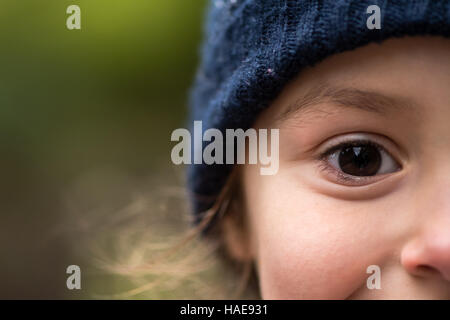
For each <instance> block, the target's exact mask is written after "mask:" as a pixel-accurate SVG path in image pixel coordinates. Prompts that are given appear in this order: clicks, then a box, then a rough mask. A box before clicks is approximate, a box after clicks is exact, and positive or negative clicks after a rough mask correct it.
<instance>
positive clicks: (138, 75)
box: [0, 0, 206, 299]
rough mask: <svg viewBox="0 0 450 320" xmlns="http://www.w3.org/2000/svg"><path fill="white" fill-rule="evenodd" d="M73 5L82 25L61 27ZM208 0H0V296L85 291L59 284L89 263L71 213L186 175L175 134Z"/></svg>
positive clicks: (107, 206) (116, 203) (119, 202)
mask: <svg viewBox="0 0 450 320" xmlns="http://www.w3.org/2000/svg"><path fill="white" fill-rule="evenodd" d="M72 4H76V5H78V6H79V7H80V8H81V30H68V29H67V28H66V19H67V17H68V16H69V15H68V14H67V13H66V9H67V7H68V6H69V5H72ZM205 6H206V1H205V0H194V1H186V0H127V1H125V0H71V1H69V0H39V1H36V0H20V1H16V0H4V1H1V3H0V46H1V50H0V66H1V69H0V70H1V72H0V179H1V180H0V181H1V182H0V216H1V223H0V257H1V264H0V298H11V299H16V298H39V299H47V298H57V299H60V298H89V297H90V295H89V294H90V292H89V290H87V289H86V286H84V284H82V286H84V287H83V288H84V290H80V291H78V292H74V291H70V290H68V289H67V288H66V278H67V275H66V273H65V271H66V267H67V266H68V265H71V264H77V265H80V267H81V268H82V270H83V266H84V265H88V264H89V263H90V261H88V260H89V258H86V256H88V255H86V256H83V255H80V252H79V251H80V248H83V247H82V244H83V242H84V239H83V234H82V233H77V232H76V231H75V232H73V233H72V232H71V231H70V230H71V227H74V228H75V227H78V225H77V224H78V222H79V219H78V218H80V217H84V218H83V219H85V220H86V217H88V216H89V215H90V212H93V211H96V210H97V209H98V208H102V209H101V210H102V212H103V213H104V214H105V215H107V212H108V211H109V210H116V209H118V208H120V207H121V206H124V205H125V206H126V203H127V202H129V201H130V199H131V198H133V194H134V193H135V192H136V190H138V192H142V190H144V192H143V193H144V196H145V194H146V192H148V193H152V190H156V189H158V188H159V186H160V183H162V182H164V183H166V184H168V185H171V184H172V183H173V185H178V186H180V185H181V184H180V181H181V182H182V179H181V180H180V174H179V172H178V171H176V170H175V171H174V169H173V165H172V163H171V161H170V149H171V147H172V143H171V142H170V134H171V132H172V130H174V129H175V128H178V127H184V126H185V123H184V119H185V117H186V99H187V91H188V88H189V86H190V84H191V83H192V79H193V75H194V72H195V68H196V66H197V62H198V52H199V43H200V39H201V36H202V27H201V25H202V21H203V15H204V10H205ZM77 221H78V222H77ZM83 221H84V220H83ZM86 223H87V222H86ZM97 223H98V224H100V225H101V224H102V221H101V219H100V221H97ZM75 225H77V226H75ZM99 232H101V231H99ZM74 235H75V236H74ZM77 250H78V251H77ZM83 250H84V249H81V251H83ZM83 259H86V260H83ZM106 282H107V281H106ZM87 286H88V287H89V284H88V285H87Z"/></svg>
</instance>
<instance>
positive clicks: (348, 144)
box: [319, 139, 390, 160]
mask: <svg viewBox="0 0 450 320" xmlns="http://www.w3.org/2000/svg"><path fill="white" fill-rule="evenodd" d="M361 144H364V145H370V146H374V147H376V148H377V149H378V150H380V151H385V152H387V151H386V149H385V148H384V147H383V146H381V145H380V144H378V143H376V142H374V141H372V140H367V139H357V140H349V141H343V142H341V143H338V144H337V145H335V146H332V147H330V148H328V149H327V150H325V151H324V152H322V153H321V154H320V155H319V160H324V159H326V158H327V157H328V156H329V155H330V154H332V153H333V152H335V151H337V150H339V149H342V148H344V147H351V146H360V145H361ZM387 153H388V154H390V153H389V152H387Z"/></svg>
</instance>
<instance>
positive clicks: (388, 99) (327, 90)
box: [275, 84, 417, 122]
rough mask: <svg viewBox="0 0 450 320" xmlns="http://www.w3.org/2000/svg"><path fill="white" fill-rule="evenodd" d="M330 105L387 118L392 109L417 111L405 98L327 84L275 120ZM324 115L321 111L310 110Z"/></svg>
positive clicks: (294, 103) (290, 107) (309, 93)
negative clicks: (317, 106)
mask: <svg viewBox="0 0 450 320" xmlns="http://www.w3.org/2000/svg"><path fill="white" fill-rule="evenodd" d="M322 103H332V104H333V105H335V106H338V107H342V108H351V109H357V110H362V111H366V112H372V113H376V114H379V115H382V116H385V117H387V116H388V115H389V111H391V110H393V109H397V110H404V109H406V110H408V111H417V108H416V106H415V104H414V103H413V101H411V100H410V99H407V98H402V97H396V96H389V95H385V94H382V93H380V92H376V91H368V90H362V89H357V88H347V87H345V88H339V87H333V86H330V85H327V84H320V85H319V86H316V87H314V88H313V89H311V90H309V91H308V92H307V93H306V94H305V95H303V96H302V97H301V98H299V99H297V100H296V101H295V102H293V103H291V104H290V105H288V107H287V108H286V110H284V111H283V112H282V113H281V114H280V115H279V116H278V117H277V118H276V119H275V121H276V122H283V121H285V120H287V119H289V118H291V117H294V116H295V117H299V116H301V114H303V113H306V112H307V111H308V112H310V111H311V107H313V106H316V105H319V104H322ZM314 111H317V112H318V113H322V114H323V113H324V111H323V110H314V109H313V110H312V112H314Z"/></svg>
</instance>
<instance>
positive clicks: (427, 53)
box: [259, 38, 450, 125]
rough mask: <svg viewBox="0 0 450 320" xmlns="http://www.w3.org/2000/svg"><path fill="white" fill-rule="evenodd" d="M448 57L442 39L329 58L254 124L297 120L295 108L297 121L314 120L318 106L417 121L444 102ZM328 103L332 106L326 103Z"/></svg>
mask: <svg viewBox="0 0 450 320" xmlns="http://www.w3.org/2000/svg"><path fill="white" fill-rule="evenodd" d="M449 57H450V40H448V39H444V38H402V39H391V40H388V41H385V42H383V43H382V44H381V45H380V44H371V45H368V46H366V47H362V48H359V49H357V50H354V51H349V52H344V53H341V54H338V55H335V56H332V57H330V58H328V59H326V60H325V61H323V62H321V63H319V64H317V65H316V66H314V67H312V68H308V69H305V70H304V71H303V72H302V73H301V74H300V75H299V76H298V77H297V78H296V79H295V80H294V81H292V82H291V83H290V84H288V85H287V86H286V87H285V88H284V90H283V91H282V93H281V94H280V95H279V97H278V98H277V99H276V100H275V101H274V102H273V105H272V106H271V108H269V109H268V110H267V111H266V112H265V113H264V114H263V115H262V116H261V117H260V119H259V123H260V124H261V123H264V122H265V124H264V125H268V124H271V125H277V124H279V123H278V122H277V121H276V120H278V119H279V118H280V117H281V118H282V119H287V118H290V117H294V116H297V115H300V114H301V113H296V112H290V110H291V111H292V110H296V109H298V110H300V111H301V110H303V111H307V112H303V116H305V115H306V114H307V115H309V116H318V115H320V113H322V114H323V112H324V108H323V102H327V105H326V107H327V108H328V109H329V110H327V112H330V111H331V110H330V108H331V107H342V106H346V105H347V106H357V107H361V109H364V108H365V109H366V111H370V109H372V111H379V113H380V112H382V113H385V114H387V115H388V116H389V113H392V112H400V111H402V112H403V113H405V114H408V116H413V115H415V116H419V117H422V116H423V113H424V112H430V111H431V110H432V109H433V108H434V109H436V108H438V109H439V108H445V104H448V101H450V90H448V86H449V83H450V59H449ZM333 95H334V96H333ZM324 97H325V98H328V99H321V98H324ZM335 98H337V99H335ZM333 101H334V102H338V103H334V104H330V102H333ZM372 101H373V102H377V103H376V104H372V103H371V102H372ZM340 102H342V103H340ZM321 103H322V107H319V106H320V105H321ZM298 105H303V106H307V107H308V108H296V106H298ZM383 105H384V106H385V107H383ZM400 106H403V107H405V106H409V107H410V108H409V109H408V108H399V107H400ZM373 107H376V108H373ZM335 109H336V108H335ZM447 109H448V107H447ZM339 110H340V111H342V110H344V109H343V108H339ZM413 111H414V112H413ZM443 111H446V110H443ZM447 111H448V110H447ZM286 115H288V117H286ZM283 116H284V117H283ZM268 122H269V123H268Z"/></svg>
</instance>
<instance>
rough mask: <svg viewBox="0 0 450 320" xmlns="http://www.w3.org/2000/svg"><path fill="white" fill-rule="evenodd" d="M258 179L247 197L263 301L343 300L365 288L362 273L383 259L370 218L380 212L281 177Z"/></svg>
mask: <svg viewBox="0 0 450 320" xmlns="http://www.w3.org/2000/svg"><path fill="white" fill-rule="evenodd" d="M262 179H263V181H260V183H257V184H254V186H256V185H257V186H258V187H257V188H256V187H253V188H252V189H250V190H248V191H247V198H248V200H249V201H248V202H249V203H251V205H249V206H248V211H249V216H250V223H251V225H252V229H253V230H252V231H253V232H254V233H255V234H256V236H255V237H254V241H255V242H256V246H255V251H256V256H257V265H258V273H259V277H260V286H261V292H262V297H263V298H264V299H344V298H346V297H347V296H349V295H351V294H352V293H353V292H354V291H355V290H357V289H358V288H360V287H361V286H365V284H366V279H367V277H368V276H369V275H367V273H366V269H367V267H368V266H369V265H371V264H382V263H383V259H384V258H385V257H386V256H387V251H386V250H385V248H386V246H383V245H381V243H380V237H379V232H380V229H379V227H380V226H381V225H380V223H381V220H380V217H379V218H376V219H373V218H371V217H373V216H376V215H372V214H371V212H372V211H377V210H379V206H377V205H372V206H367V204H366V205H363V204H361V205H357V204H356V205H355V204H352V203H350V202H347V203H346V204H345V203H343V202H342V201H341V202H339V201H336V200H333V199H330V198H327V197H324V196H321V195H317V194H315V193H312V192H310V191H309V190H308V189H306V188H301V187H299V186H298V185H296V186H294V184H292V185H290V184H289V181H290V179H289V177H284V176H283V174H279V175H277V176H274V177H270V178H267V179H266V178H262ZM269 180H270V181H269ZM378 216H379V215H378Z"/></svg>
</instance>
